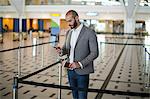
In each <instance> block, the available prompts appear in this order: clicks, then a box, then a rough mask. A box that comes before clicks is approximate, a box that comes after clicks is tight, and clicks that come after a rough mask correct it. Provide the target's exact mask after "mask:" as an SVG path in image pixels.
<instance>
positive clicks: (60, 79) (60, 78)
mask: <svg viewBox="0 0 150 99" xmlns="http://www.w3.org/2000/svg"><path fill="white" fill-rule="evenodd" d="M59 60H60V63H61V65H59V86H60V88H59V92H58V99H61V85H62V65H63V64H62V59H61V57H59Z"/></svg>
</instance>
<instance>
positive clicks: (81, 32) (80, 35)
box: [75, 25, 85, 48]
mask: <svg viewBox="0 0 150 99" xmlns="http://www.w3.org/2000/svg"><path fill="white" fill-rule="evenodd" d="M84 32H85V27H84V25H83V27H82V29H81V31H80V34H79V36H78V39H77V42H76V45H77V43H78V42H79V40H80V39H81V37H82V35H83V34H84ZM76 45H75V48H76Z"/></svg>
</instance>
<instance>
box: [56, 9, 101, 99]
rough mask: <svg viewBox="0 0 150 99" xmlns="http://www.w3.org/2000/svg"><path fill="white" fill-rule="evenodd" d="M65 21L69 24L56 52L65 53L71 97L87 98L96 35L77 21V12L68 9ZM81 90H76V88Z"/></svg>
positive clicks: (95, 50) (92, 68) (95, 47)
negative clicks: (63, 41) (61, 45)
mask: <svg viewBox="0 0 150 99" xmlns="http://www.w3.org/2000/svg"><path fill="white" fill-rule="evenodd" d="M65 18H66V21H67V23H68V25H69V26H70V28H71V29H70V30H69V31H68V32H67V35H66V40H65V43H64V46H63V47H62V49H60V47H57V52H58V53H61V54H62V55H65V54H67V56H68V59H67V63H68V65H67V64H66V66H67V67H68V70H67V72H68V80H69V84H70V87H71V88H72V94H73V99H87V89H88V86H89V74H90V73H93V72H94V67H93V61H94V59H96V58H97V57H98V54H99V53H98V43H97V37H96V34H95V32H94V31H93V30H91V29H89V28H87V27H86V26H84V25H83V24H81V23H80V22H79V16H78V13H77V12H76V11H74V10H69V11H68V12H67V13H66V16H65ZM80 88H81V89H83V90H85V91H83V90H78V89H80Z"/></svg>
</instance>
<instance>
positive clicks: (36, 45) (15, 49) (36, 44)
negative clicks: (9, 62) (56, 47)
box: [0, 41, 57, 53]
mask: <svg viewBox="0 0 150 99" xmlns="http://www.w3.org/2000/svg"><path fill="white" fill-rule="evenodd" d="M55 42H57V41H54V42H45V43H40V44H36V45H28V46H19V47H15V48H11V49H5V50H1V51H0V53H1V52H7V51H12V50H17V49H19V48H20V49H22V48H28V47H33V46H39V45H45V44H49V43H55Z"/></svg>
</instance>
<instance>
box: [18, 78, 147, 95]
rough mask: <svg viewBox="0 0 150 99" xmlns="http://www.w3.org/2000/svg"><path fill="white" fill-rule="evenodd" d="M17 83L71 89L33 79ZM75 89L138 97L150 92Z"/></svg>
mask: <svg viewBox="0 0 150 99" xmlns="http://www.w3.org/2000/svg"><path fill="white" fill-rule="evenodd" d="M18 82H19V83H22V84H27V85H36V86H42V87H49V88H57V89H58V88H61V89H66V90H72V88H71V87H69V86H64V85H61V86H60V85H54V84H47V83H39V82H34V81H21V80H19V81H18ZM77 90H80V91H88V92H94V93H97V92H98V93H105V94H113V95H128V96H140V97H149V96H150V93H140V92H125V91H114V90H101V89H94V88H88V89H83V88H77Z"/></svg>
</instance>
